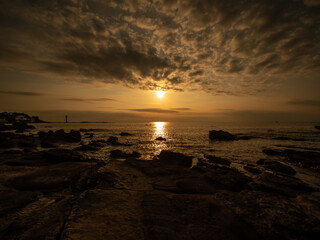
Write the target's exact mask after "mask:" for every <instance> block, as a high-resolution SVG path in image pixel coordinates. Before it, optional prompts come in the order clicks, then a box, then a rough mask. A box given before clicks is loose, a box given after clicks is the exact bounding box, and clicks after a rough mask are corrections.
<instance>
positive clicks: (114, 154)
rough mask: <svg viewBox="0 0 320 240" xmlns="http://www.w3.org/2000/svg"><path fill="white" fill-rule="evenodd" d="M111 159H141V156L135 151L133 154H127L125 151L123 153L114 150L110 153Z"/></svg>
mask: <svg viewBox="0 0 320 240" xmlns="http://www.w3.org/2000/svg"><path fill="white" fill-rule="evenodd" d="M110 157H112V158H126V159H127V158H131V157H132V158H140V157H141V154H140V153H138V152H136V151H133V152H132V153H126V152H124V151H121V150H118V149H117V150H112V151H110Z"/></svg>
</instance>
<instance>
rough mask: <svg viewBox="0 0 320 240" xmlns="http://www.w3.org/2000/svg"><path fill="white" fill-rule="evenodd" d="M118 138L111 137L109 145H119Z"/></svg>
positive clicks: (108, 141)
mask: <svg viewBox="0 0 320 240" xmlns="http://www.w3.org/2000/svg"><path fill="white" fill-rule="evenodd" d="M118 140H119V139H118V138H117V137H114V136H110V137H109V138H108V140H107V143H109V144H117V143H118Z"/></svg>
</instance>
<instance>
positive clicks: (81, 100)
mask: <svg viewBox="0 0 320 240" xmlns="http://www.w3.org/2000/svg"><path fill="white" fill-rule="evenodd" d="M60 100H63V101H73V102H105V101H116V100H115V99H112V98H61V99H60Z"/></svg>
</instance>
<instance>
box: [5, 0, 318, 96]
mask: <svg viewBox="0 0 320 240" xmlns="http://www.w3.org/2000/svg"><path fill="white" fill-rule="evenodd" d="M146 6H147V7H146ZM319 22H320V10H319V6H318V1H316V0H305V1H302V0H295V1H293V0H282V1H277V0H261V1H251V0H249V1H247V0H228V1H220V0H210V1H209V0H177V1H167V0H155V1H147V0H134V1H133V0H123V1H116V0H114V1H103V0H88V1H83V0H65V1H31V0H26V1H18V0H15V1H12V0H3V1H1V3H0V34H1V36H2V37H1V40H0V67H2V68H10V69H16V70H18V71H27V72H33V73H34V72H36V73H38V74H41V75H46V76H51V77H52V76H54V77H55V78H62V79H64V80H68V81H78V82H84V83H89V84H90V83H92V82H100V83H108V84H109V83H111V84H121V85H123V86H126V87H129V88H140V89H144V90H159V89H162V90H172V91H188V90H190V91H206V92H208V93H211V94H215V95H221V94H224V95H253V94H259V93H260V92H261V89H267V88H268V87H270V86H272V85H277V84H278V82H279V81H281V80H286V79H287V80H289V79H290V78H291V76H292V75H294V76H296V77H301V78H303V77H304V76H305V74H306V73H308V74H309V75H310V76H312V77H313V78H314V79H316V78H317V77H318V76H319V73H320V46H319V44H318V42H319V39H320V32H319V31H318V26H319ZM195 78H196V79H195ZM195 80H197V81H195ZM243 82H246V84H242V83H243Z"/></svg>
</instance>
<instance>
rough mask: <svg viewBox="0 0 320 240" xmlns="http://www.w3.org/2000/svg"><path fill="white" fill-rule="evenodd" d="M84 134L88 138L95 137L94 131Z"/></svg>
mask: <svg viewBox="0 0 320 240" xmlns="http://www.w3.org/2000/svg"><path fill="white" fill-rule="evenodd" d="M84 136H85V137H86V138H93V133H85V134H84Z"/></svg>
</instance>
